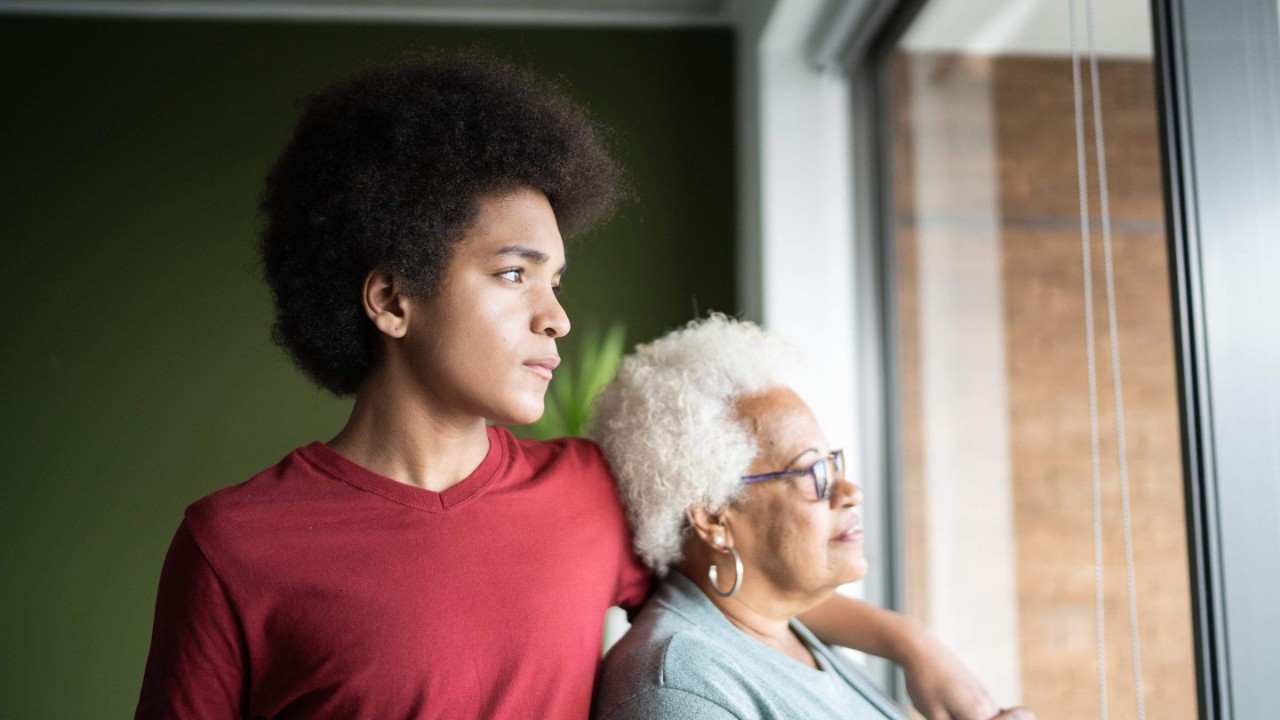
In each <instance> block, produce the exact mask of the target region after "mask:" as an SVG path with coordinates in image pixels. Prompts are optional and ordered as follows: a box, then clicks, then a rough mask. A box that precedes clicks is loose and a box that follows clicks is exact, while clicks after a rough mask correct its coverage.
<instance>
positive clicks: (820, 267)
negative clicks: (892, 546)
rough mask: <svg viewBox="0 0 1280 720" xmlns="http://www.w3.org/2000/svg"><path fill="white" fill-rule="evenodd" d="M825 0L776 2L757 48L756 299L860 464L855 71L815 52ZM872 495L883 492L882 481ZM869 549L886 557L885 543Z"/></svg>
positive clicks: (824, 415)
mask: <svg viewBox="0 0 1280 720" xmlns="http://www.w3.org/2000/svg"><path fill="white" fill-rule="evenodd" d="M821 4H822V3H821V1H820V0H778V2H776V3H775V4H774V8H773V13H772V15H771V16H770V17H769V21H768V24H767V25H766V26H765V28H764V33H763V34H762V36H761V38H760V42H759V43H758V46H757V48H756V49H757V52H758V103H759V105H758V107H759V138H758V146H759V158H760V164H759V166H758V172H759V174H760V175H759V189H760V190H759V191H760V195H759V203H760V205H759V221H760V246H759V261H758V262H759V268H760V292H759V300H760V306H761V320H762V321H763V323H764V325H765V326H766V327H767V328H769V329H770V330H773V331H775V332H778V333H781V334H782V335H784V336H786V337H787V338H789V339H790V340H791V341H792V342H794V343H795V344H797V345H799V346H800V348H801V350H802V351H803V352H804V354H805V356H806V360H807V364H808V368H809V373H808V375H809V377H808V382H807V383H806V385H807V387H806V386H802V387H800V388H797V389H798V390H799V391H800V394H801V395H802V396H803V397H804V398H805V400H806V401H807V402H808V403H809V405H810V406H811V407H812V408H813V410H814V414H815V415H817V417H818V419H819V421H820V422H821V424H822V428H823V430H824V431H825V433H826V435H827V439H828V441H829V442H831V443H832V444H833V445H835V446H840V447H844V449H845V455H846V458H847V460H848V466H849V467H850V468H857V467H861V458H860V447H859V443H858V442H857V433H858V427H857V420H858V417H857V412H856V408H857V397H856V387H855V386H856V382H855V380H856V377H857V373H856V361H855V359H854V344H855V340H854V338H855V330H856V328H855V322H854V312H853V311H854V307H853V300H854V291H855V288H856V283H855V282H854V270H855V268H854V257H853V208H852V205H853V177H852V148H851V146H850V145H851V133H850V127H851V122H852V118H851V117H850V109H849V84H848V81H847V79H846V78H845V77H843V76H842V75H840V74H824V73H820V72H818V71H817V70H815V69H814V67H813V65H812V64H811V63H810V62H809V60H808V57H807V55H806V53H807V50H808V43H807V40H808V38H809V36H810V34H811V29H812V26H813V23H814V22H815V21H816V19H817V17H818V15H819V12H820V10H821ZM753 169H755V168H753ZM857 480H858V481H859V482H863V483H871V484H875V483H877V482H879V480H878V479H876V478H857ZM867 494H868V497H872V496H878V497H879V498H880V499H881V501H882V500H883V494H882V493H881V492H880V491H878V490H869V491H868V493H867ZM867 509H868V510H870V511H871V512H868V513H864V515H865V516H866V517H865V518H864V520H865V523H866V524H867V525H868V527H869V526H870V525H874V524H879V523H880V522H883V514H882V511H878V510H875V509H873V508H872V506H871V505H870V504H869V505H868V507H867ZM877 513H880V514H879V516H878V517H873V516H875V515H877ZM868 535H869V536H870V535H874V531H871V530H870V529H869V530H868ZM867 554H868V557H869V558H871V559H872V561H873V562H877V559H876V556H877V555H879V556H881V557H883V556H884V554H885V548H873V547H869V548H868V549H867ZM851 592H852V594H855V595H859V594H861V592H862V588H861V587H855V588H852V589H851Z"/></svg>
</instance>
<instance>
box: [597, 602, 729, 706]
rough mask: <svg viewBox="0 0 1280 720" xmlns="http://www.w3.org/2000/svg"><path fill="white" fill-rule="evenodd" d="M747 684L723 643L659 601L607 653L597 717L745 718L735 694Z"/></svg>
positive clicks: (668, 605)
mask: <svg viewBox="0 0 1280 720" xmlns="http://www.w3.org/2000/svg"><path fill="white" fill-rule="evenodd" d="M743 678H744V674H743V671H742V668H741V667H739V666H738V664H737V663H736V662H735V661H734V659H733V653H732V652H730V648H728V647H727V646H726V645H725V644H724V643H723V642H721V641H720V639H719V638H717V637H716V636H715V635H714V634H712V633H709V632H707V631H706V629H705V628H704V627H702V626H701V625H700V624H699V623H698V622H696V621H695V620H694V619H693V618H690V617H689V616H687V615H685V614H684V613H682V612H681V611H680V610H679V609H678V608H676V607H672V606H671V605H670V604H668V603H664V602H661V601H660V600H658V599H657V598H654V599H651V600H650V602H649V603H648V604H647V605H646V606H645V608H644V610H642V611H641V612H640V614H639V615H638V616H637V617H636V620H635V623H633V624H632V626H631V630H630V631H629V632H628V633H627V634H626V635H625V636H624V637H623V638H622V640H620V641H619V642H618V644H617V645H614V647H613V648H612V649H611V650H610V651H609V654H608V655H607V656H606V657H605V660H604V670H603V672H602V674H601V677H600V685H599V688H598V691H597V694H596V703H595V707H596V715H597V717H600V718H610V720H614V719H615V718H617V719H618V720H622V719H624V718H632V717H664V716H669V715H670V714H671V713H672V712H674V710H673V708H676V709H679V710H680V711H681V712H676V714H677V715H681V714H682V713H684V714H687V712H686V711H692V709H693V708H695V707H696V708H703V709H704V711H705V713H704V714H699V715H697V717H703V716H704V715H705V716H706V717H741V715H739V714H737V713H736V712H735V711H734V708H735V706H736V705H737V704H738V702H737V700H736V698H735V697H734V696H733V693H732V692H731V690H732V688H733V687H736V686H738V685H740V684H741V682H742V680H743Z"/></svg>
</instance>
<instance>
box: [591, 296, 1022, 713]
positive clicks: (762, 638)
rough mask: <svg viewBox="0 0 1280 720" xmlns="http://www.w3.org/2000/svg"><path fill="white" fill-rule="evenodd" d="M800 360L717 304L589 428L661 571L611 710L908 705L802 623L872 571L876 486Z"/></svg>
mask: <svg viewBox="0 0 1280 720" xmlns="http://www.w3.org/2000/svg"><path fill="white" fill-rule="evenodd" d="M796 367H797V364H796V362H795V360H794V352H793V350H792V349H791V348H790V347H789V346H788V345H786V344H785V343H784V342H782V341H781V340H779V339H778V338H777V337H775V336H771V335H769V334H767V333H765V332H764V331H762V330H760V329H759V328H758V327H756V326H755V325H752V324H750V323H745V322H736V321H732V320H729V319H727V318H725V317H723V316H713V317H711V318H708V319H706V320H702V321H695V322H694V323H691V324H690V325H689V326H688V327H686V328H684V329H682V330H678V331H676V332H673V333H671V334H670V335H668V336H666V337H664V338H662V339H659V340H658V341H656V342H654V343H652V344H649V345H643V346H641V347H639V348H638V349H637V351H636V353H635V354H634V355H632V356H629V357H627V358H626V359H625V360H624V361H623V363H622V366H621V368H620V370H619V372H618V376H617V379H616V380H614V382H613V383H612V384H611V385H610V386H609V387H608V388H607V389H606V390H605V391H604V392H603V394H602V395H601V397H600V399H599V400H598V403H597V408H596V415H595V420H594V424H593V428H592V434H593V435H594V436H595V437H596V438H597V440H598V441H599V443H600V445H601V447H602V448H603V449H604V451H605V454H606V456H607V457H608V459H609V461H610V463H611V464H612V466H613V469H614V471H615V473H616V475H617V478H618V483H619V486H620V487H621V490H622V494H623V498H624V501H625V503H626V505H627V509H628V512H629V515H630V520H631V523H632V527H633V531H634V534H635V546H636V550H637V552H638V554H639V555H640V557H641V558H642V559H643V560H644V561H645V563H647V564H648V565H649V566H651V567H652V568H653V569H654V570H655V571H656V572H657V574H658V575H659V576H662V578H663V579H662V581H661V582H660V583H659V584H658V586H657V587H656V589H655V591H654V593H653V595H652V596H651V597H650V599H649V601H648V603H647V605H646V606H645V607H644V609H643V610H642V611H641V612H640V613H639V615H638V616H637V617H636V618H635V622H634V623H633V626H632V629H631V631H630V632H629V633H628V634H627V635H626V636H625V637H624V638H623V639H622V640H621V641H620V642H619V643H618V644H617V645H616V646H615V647H614V648H613V650H612V651H611V652H610V654H609V656H608V657H607V658H606V659H605V666H604V671H603V675H602V677H601V680H600V684H599V686H598V688H597V695H596V700H595V716H596V717H597V718H601V719H602V720H603V719H607V720H629V719H631V718H635V719H637V720H638V719H640V718H645V719H648V718H668V717H669V718H835V717H840V718H885V717H888V718H901V717H904V715H903V712H902V711H901V710H900V709H899V708H898V707H897V706H895V705H894V704H893V703H892V702H891V701H890V700H888V699H887V698H885V697H884V696H883V695H882V694H881V693H880V692H879V691H877V690H876V689H875V688H874V687H873V686H872V685H871V684H870V683H869V682H868V681H867V680H866V679H865V677H864V676H863V675H862V674H861V673H860V672H859V671H858V670H856V669H855V668H853V667H852V666H850V665H849V664H847V663H846V662H844V661H843V660H842V659H841V658H840V657H838V656H837V655H835V654H834V653H832V651H831V649H830V648H828V647H826V646H825V645H823V644H822V643H821V642H820V641H819V640H818V639H817V638H815V637H814V636H813V634H812V633H810V632H809V631H808V630H807V629H806V628H805V627H804V625H802V624H801V623H800V622H799V621H798V620H796V616H797V615H799V614H801V613H803V612H804V611H806V610H808V609H810V608H813V607H815V606H817V605H818V604H819V603H821V602H822V601H823V600H825V599H826V598H827V597H828V596H830V595H831V593H833V592H835V589H836V588H837V587H839V586H840V585H842V584H845V583H848V582H852V581H854V580H858V579H860V578H861V577H863V575H865V574H866V572H867V559H866V557H865V555H864V554H863V547H862V543H863V535H862V530H861V529H860V528H859V516H858V512H857V508H858V505H859V504H861V502H862V491H861V490H860V489H859V488H858V486H857V485H854V484H853V483H851V482H849V481H848V480H847V479H846V477H845V467H844V458H843V455H842V453H841V451H840V450H833V449H832V448H830V447H829V446H828V445H827V441H826V439H825V438H824V437H823V435H822V431H821V429H820V428H819V427H818V422H817V420H816V419H815V418H814V415H813V413H812V412H811V411H810V410H809V407H808V406H807V405H805V403H804V401H802V400H801V399H800V397H799V396H797V395H796V393H795V392H793V391H792V390H791V389H790V387H791V385H792V383H791V382H790V378H791V377H792V373H793V372H794V371H795V370H796ZM1024 713H1025V711H1019V710H1014V711H1009V712H1007V713H1004V714H1002V715H1000V716H999V717H1002V718H1029V717H1031V715H1030V713H1025V714H1024Z"/></svg>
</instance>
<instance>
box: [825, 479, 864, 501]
mask: <svg viewBox="0 0 1280 720" xmlns="http://www.w3.org/2000/svg"><path fill="white" fill-rule="evenodd" d="M861 504H862V488H861V487H860V486H859V485H858V484H857V483H853V482H850V481H848V480H836V481H835V485H834V486H833V487H832V488H831V507H857V506H859V505H861Z"/></svg>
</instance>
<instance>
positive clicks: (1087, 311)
mask: <svg viewBox="0 0 1280 720" xmlns="http://www.w3.org/2000/svg"><path fill="white" fill-rule="evenodd" d="M1068 10H1069V16H1070V17H1069V22H1070V41H1071V82H1072V89H1073V91H1074V99H1075V131H1076V179H1077V186H1078V187H1077V189H1078V192H1079V196H1080V255H1081V262H1082V265H1083V271H1084V315H1085V352H1086V354H1087V360H1086V365H1087V370H1088V380H1089V446H1090V447H1089V449H1090V461H1091V470H1092V489H1093V562H1094V617H1095V626H1096V643H1097V654H1098V657H1097V663H1098V714H1099V717H1101V718H1102V720H1107V716H1108V703H1107V651H1106V607H1105V592H1104V587H1105V586H1104V577H1103V576H1104V572H1103V543H1102V469H1101V465H1102V462H1101V454H1102V453H1101V448H1100V439H1099V436H1100V432H1099V429H1098V426H1099V421H1098V374H1097V363H1096V359H1095V357H1096V356H1095V352H1096V349H1095V341H1094V333H1095V327H1094V312H1093V261H1092V257H1091V240H1090V220H1089V194H1088V192H1089V187H1088V167H1087V165H1086V161H1085V125H1084V93H1083V90H1082V87H1081V85H1082V81H1081V77H1080V75H1081V73H1080V51H1079V46H1078V43H1077V40H1076V0H1068ZM1085 22H1086V28H1087V34H1088V38H1087V43H1088V54H1089V73H1090V81H1091V99H1092V101H1093V131H1094V145H1095V148H1096V162H1097V171H1098V197H1099V211H1100V215H1101V221H1102V223H1101V224H1102V247H1103V265H1104V268H1105V275H1106V298H1107V328H1108V338H1109V340H1110V345H1111V347H1110V350H1111V352H1110V360H1111V381H1112V391H1113V395H1114V405H1115V416H1116V453H1117V456H1118V458H1119V466H1120V467H1119V470H1120V501H1121V513H1122V522H1123V533H1124V555H1125V580H1126V585H1127V587H1126V590H1127V595H1128V614H1129V645H1130V650H1131V652H1132V655H1133V682H1134V695H1135V697H1136V700H1137V712H1138V720H1146V703H1145V698H1144V697H1143V694H1144V693H1143V688H1142V659H1141V657H1142V656H1141V642H1140V640H1139V635H1138V603H1137V583H1136V580H1135V568H1134V559H1133V525H1132V521H1131V513H1130V502H1129V457H1128V447H1127V443H1126V433H1125V424H1124V395H1123V383H1122V380H1121V374H1120V342H1119V329H1118V326H1117V322H1116V298H1115V272H1114V262H1113V252H1112V243H1111V209H1110V205H1109V202H1108V201H1109V197H1108V194H1109V191H1108V185H1107V158H1106V148H1105V142H1104V136H1103V125H1102V97H1101V95H1102V93H1101V89H1100V85H1099V78H1098V53H1097V47H1096V44H1095V33H1094V23H1093V0H1085Z"/></svg>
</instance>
